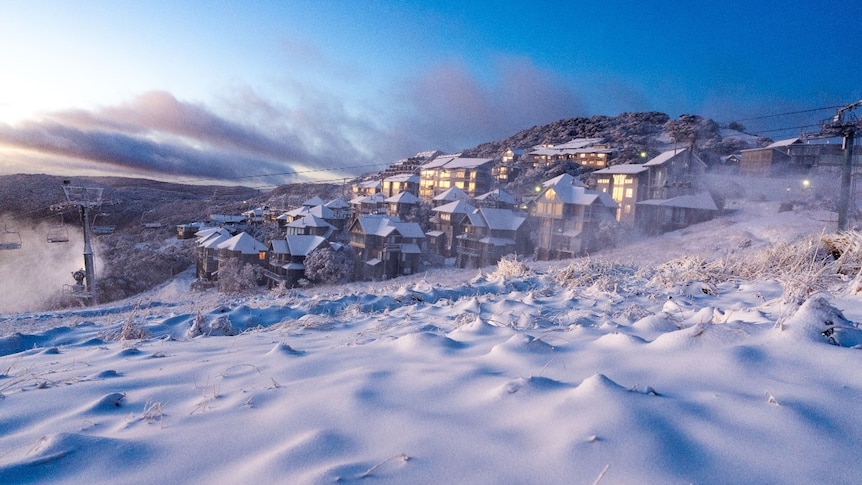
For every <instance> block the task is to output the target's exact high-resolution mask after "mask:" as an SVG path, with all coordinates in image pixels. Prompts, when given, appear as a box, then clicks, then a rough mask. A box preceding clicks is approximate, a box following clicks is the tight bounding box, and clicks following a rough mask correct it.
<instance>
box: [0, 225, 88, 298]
mask: <svg viewBox="0 0 862 485" xmlns="http://www.w3.org/2000/svg"><path fill="white" fill-rule="evenodd" d="M0 221H2V222H0V223H3V222H5V225H6V227H7V228H8V229H9V230H10V231H15V232H17V233H18V234H19V235H20V236H21V249H16V250H2V251H0V268H2V277H0V314H3V313H16V312H32V311H40V310H47V309H50V308H51V307H54V306H56V305H58V304H59V303H60V302H61V296H62V290H63V285H71V284H74V283H75V280H74V278H72V272H74V271H76V270H78V269H81V268H83V267H84V257H83V249H84V240H83V235H82V234H81V229H80V226H79V225H78V226H76V225H75V224H72V223H67V224H66V230H67V231H68V234H69V241H68V242H64V243H49V242H48V239H47V238H48V234H49V232H50V230H51V228H52V227H54V226H56V225H57V224H58V223H59V219H57V220H56V221H55V220H43V221H41V222H39V223H38V224H36V225H34V224H33V223H31V222H22V221H18V220H16V219H14V218H12V217H10V216H9V215H8V214H4V215H3V216H0ZM96 260H97V263H96V268H97V269H98V267H99V264H98V254H96ZM73 303H74V302H73Z"/></svg>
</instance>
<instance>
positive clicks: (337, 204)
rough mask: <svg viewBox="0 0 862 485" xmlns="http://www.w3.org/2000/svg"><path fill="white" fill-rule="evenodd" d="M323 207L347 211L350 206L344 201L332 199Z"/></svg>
mask: <svg viewBox="0 0 862 485" xmlns="http://www.w3.org/2000/svg"><path fill="white" fill-rule="evenodd" d="M324 205H325V206H326V207H329V208H330V209H347V208H348V207H350V204H348V203H347V201H346V200H344V199H341V198H336V199H332V200H330V201H329V202H327V203H326V204H324Z"/></svg>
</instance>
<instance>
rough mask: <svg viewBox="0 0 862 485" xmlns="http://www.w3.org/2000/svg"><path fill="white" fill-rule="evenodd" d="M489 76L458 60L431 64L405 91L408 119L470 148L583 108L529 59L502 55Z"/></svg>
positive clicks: (558, 80) (560, 82)
mask: <svg viewBox="0 0 862 485" xmlns="http://www.w3.org/2000/svg"><path fill="white" fill-rule="evenodd" d="M489 77H490V79H492V81H488V82H482V81H480V79H479V78H478V77H477V76H476V75H475V74H474V73H472V72H471V71H470V70H469V69H468V68H467V67H466V66H465V65H464V64H462V63H459V62H452V63H442V64H438V65H436V66H433V67H432V68H431V69H429V70H427V71H426V72H424V73H422V74H421V75H419V76H416V77H415V79H413V80H412V82H410V83H409V87H408V88H407V89H406V90H405V94H404V97H405V102H406V103H408V105H409V106H411V107H412V110H411V112H410V114H409V115H408V116H409V117H411V118H412V119H410V120H408V121H406V123H409V124H413V125H415V126H417V127H419V128H420V129H421V130H423V131H424V133H425V135H424V136H425V137H426V138H429V139H436V140H439V141H441V142H442V141H446V142H448V143H449V144H452V143H456V144H458V145H459V148H469V147H470V146H474V145H477V144H479V143H482V142H485V141H491V140H495V139H499V138H503V137H506V136H509V135H512V134H514V133H516V132H517V131H519V130H522V129H525V128H529V127H531V126H534V125H536V124H542V123H548V122H551V121H555V120H558V119H561V118H567V117H572V116H578V115H579V114H581V113H582V112H583V107H584V103H583V102H582V101H581V100H580V99H579V98H578V96H577V95H576V94H575V92H574V91H573V90H572V89H571V87H570V86H569V85H568V84H567V83H566V81H565V80H564V79H562V78H560V77H558V76H557V75H555V74H554V73H552V72H550V71H547V70H543V69H540V68H539V67H537V66H536V65H535V64H533V63H532V62H531V61H529V60H528V59H525V58H506V59H501V60H500V61H499V62H498V63H497V66H496V68H495V71H494V72H493V73H491V76H489Z"/></svg>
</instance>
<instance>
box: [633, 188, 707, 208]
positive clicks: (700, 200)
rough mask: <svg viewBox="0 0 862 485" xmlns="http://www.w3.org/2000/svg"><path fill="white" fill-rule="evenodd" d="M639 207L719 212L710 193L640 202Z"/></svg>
mask: <svg viewBox="0 0 862 485" xmlns="http://www.w3.org/2000/svg"><path fill="white" fill-rule="evenodd" d="M638 204H639V205H653V206H662V207H680V208H684V209H700V210H710V211H717V210H718V206H716V205H715V201H714V200H713V199H712V196H711V195H709V192H700V193H697V194H692V195H681V196H679V197H673V198H671V199H650V200H644V201H641V202H638Z"/></svg>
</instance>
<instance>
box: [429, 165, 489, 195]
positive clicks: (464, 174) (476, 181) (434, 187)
mask: <svg viewBox="0 0 862 485" xmlns="http://www.w3.org/2000/svg"><path fill="white" fill-rule="evenodd" d="M493 166H494V160H493V159H491V158H464V157H461V156H460V155H440V156H438V157H437V158H435V159H434V160H431V161H430V162H428V163H426V164H425V165H422V167H420V180H421V182H420V185H419V198H421V199H422V200H426V201H430V200H432V199H434V197H435V196H437V195H439V194H441V193H443V192H444V191H446V190H448V189H449V188H451V187H457V188H459V189H461V190H463V191H464V192H466V193H467V195H469V196H470V197H474V196H476V195H479V194H483V193H485V192H487V191H489V190H491V182H492V175H491V169H492V168H493Z"/></svg>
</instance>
